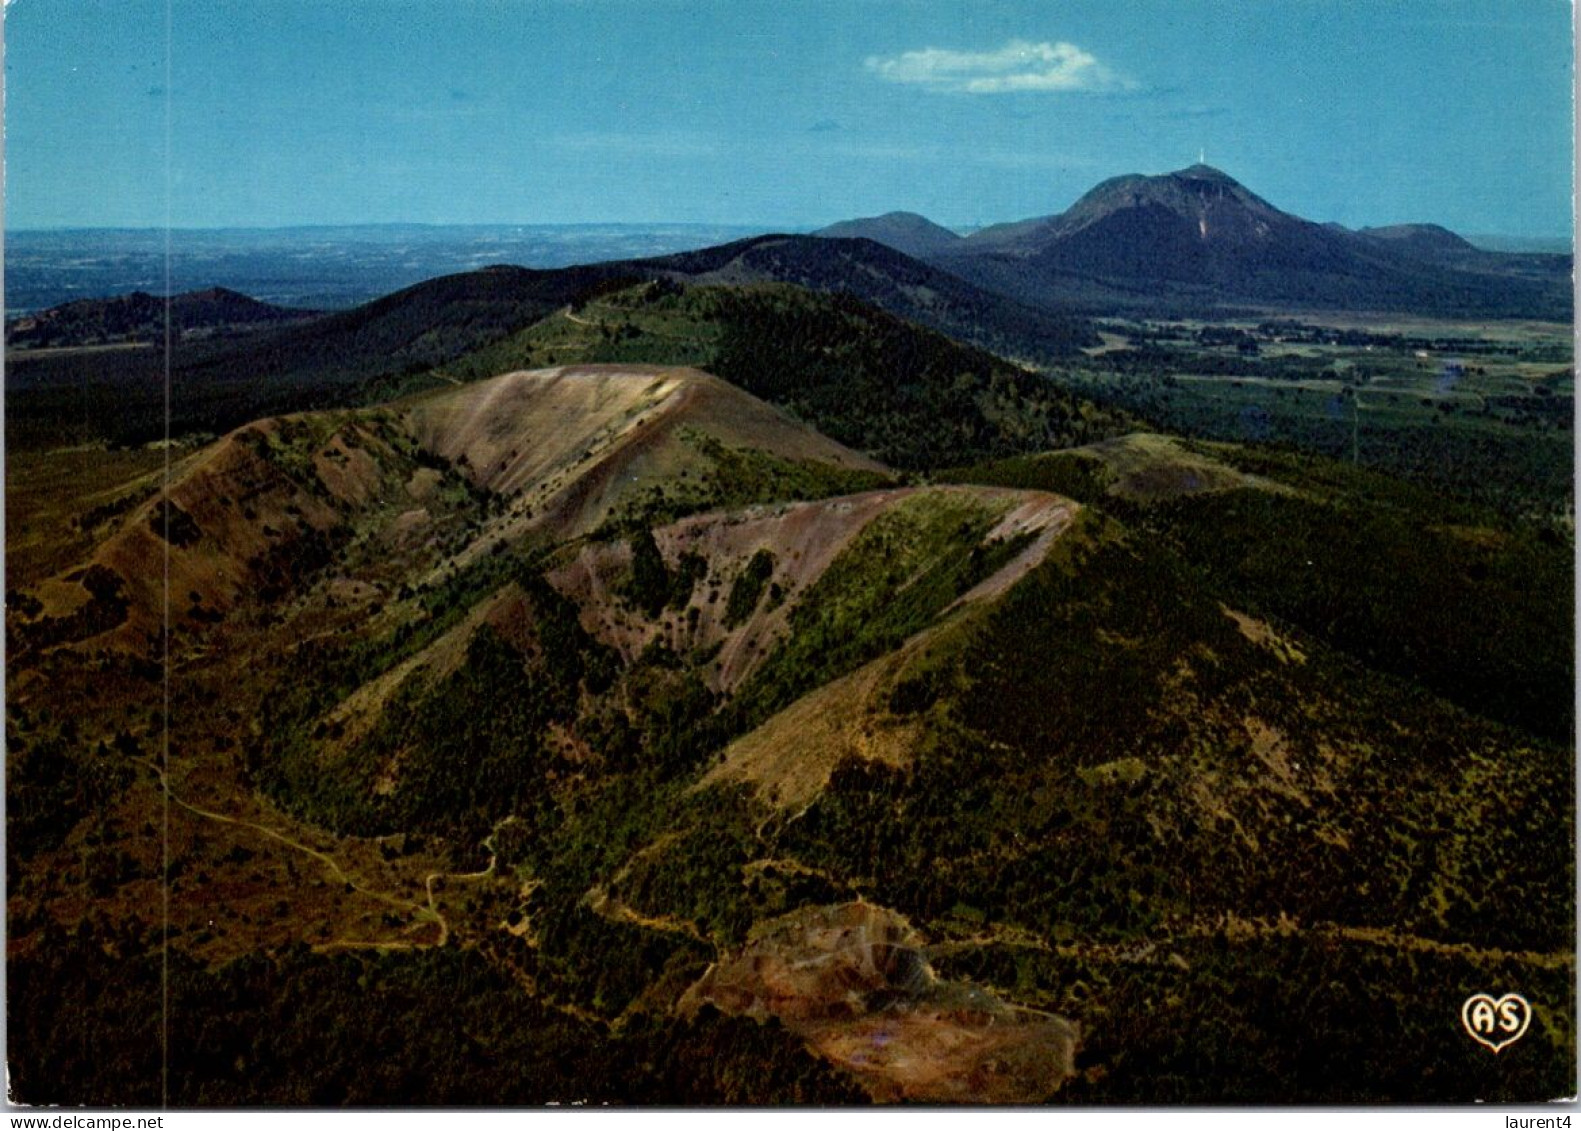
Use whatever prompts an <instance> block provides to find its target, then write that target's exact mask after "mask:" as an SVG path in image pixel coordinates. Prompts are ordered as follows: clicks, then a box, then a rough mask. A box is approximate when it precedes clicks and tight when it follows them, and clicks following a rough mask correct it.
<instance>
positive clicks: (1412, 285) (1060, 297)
mask: <svg viewBox="0 0 1581 1131" xmlns="http://www.w3.org/2000/svg"><path fill="white" fill-rule="evenodd" d="M916 219H917V220H918V221H921V220H922V218H920V217H918V218H916ZM922 222H923V223H926V221H922ZM915 226H916V224H915V222H912V223H911V225H910V227H912V228H914V227H915ZM835 227H836V228H838V229H840V230H841V231H860V232H861V233H862V234H864V235H867V236H868V237H869V238H873V239H879V240H881V241H882V240H883V239H885V238H886V227H887V226H886V225H883V224H880V223H877V222H876V221H855V222H852V223H851V224H848V225H836V226H835ZM826 230H827V229H826ZM908 230H909V229H908ZM924 258H926V259H927V260H928V261H929V262H931V263H933V264H935V265H936V266H939V267H942V268H944V269H946V270H948V271H951V272H953V273H954V274H957V275H959V276H961V277H962V278H964V279H967V280H969V281H971V282H974V283H977V284H978V285H980V286H983V287H986V288H989V289H992V290H997V291H999V292H1001V293H1003V294H1006V295H1008V296H1011V297H1014V298H1016V299H1018V300H1020V301H1022V302H1025V303H1028V304H1031V305H1042V306H1045V307H1058V308H1060V309H1070V308H1072V307H1073V306H1074V307H1078V308H1081V309H1085V310H1088V311H1102V310H1111V311H1112V310H1117V309H1119V310H1125V309H1131V310H1147V311H1153V312H1161V311H1170V310H1173V311H1177V312H1184V311H1187V310H1192V309H1200V310H1211V309H1222V308H1224V307H1230V306H1233V307H1246V308H1252V309H1267V308H1280V309H1309V310H1310V309H1335V310H1376V311H1401V312H1411V313H1417V314H1425V315H1438V316H1445V317H1455V316H1486V317H1535V318H1549V319H1557V320H1567V319H1568V318H1569V317H1570V315H1571V299H1570V266H1571V260H1570V257H1569V256H1551V255H1550V256H1545V255H1535V254H1525V255H1509V254H1503V253H1498V252H1490V251H1483V250H1480V249H1478V248H1476V247H1475V246H1473V245H1472V244H1471V243H1469V242H1467V241H1466V240H1465V239H1463V238H1461V237H1460V236H1458V235H1456V234H1455V233H1453V232H1450V231H1448V230H1447V229H1445V228H1442V227H1440V226H1438V225H1433V224H1402V225H1392V226H1388V227H1380V228H1364V229H1362V230H1360V231H1352V230H1350V229H1348V228H1345V227H1343V226H1341V225H1338V224H1317V223H1314V222H1312V221H1310V220H1305V219H1302V218H1301V217H1299V216H1295V215H1292V214H1291V213H1288V212H1284V211H1282V210H1280V209H1279V208H1277V207H1275V206H1274V205H1272V204H1270V203H1269V202H1268V201H1266V200H1264V199H1263V198H1262V197H1260V196H1258V195H1256V194H1255V193H1253V192H1252V191H1250V190H1249V189H1247V188H1246V187H1245V186H1244V185H1242V184H1240V183H1239V182H1238V181H1236V180H1235V179H1234V178H1233V177H1230V176H1229V175H1228V174H1226V173H1224V172H1222V171H1221V170H1219V169H1215V168H1213V167H1211V166H1208V165H1200V164H1199V165H1193V166H1190V167H1189V168H1186V169H1181V170H1178V171H1176V172H1173V173H1166V174H1163V175H1160V176H1144V175H1140V174H1131V175H1127V176H1120V177H1114V178H1111V179H1109V180H1106V181H1103V182H1102V183H1100V184H1098V185H1097V186H1095V187H1094V188H1093V189H1092V190H1090V191H1089V192H1088V193H1086V194H1085V195H1084V196H1082V197H1081V198H1080V199H1079V200H1077V201H1076V202H1075V203H1074V204H1073V205H1071V207H1070V208H1068V209H1067V210H1066V211H1064V212H1062V213H1058V214H1055V215H1050V216H1042V217H1034V218H1032V219H1029V220H1022V221H1018V222H1015V223H1009V224H996V225H993V226H991V227H988V228H984V229H982V230H980V231H977V232H974V233H972V234H971V235H968V236H965V237H962V238H960V239H958V240H956V241H955V242H953V243H948V244H941V245H939V246H938V248H937V250H933V251H929V252H927V253H926V254H925V255H924Z"/></svg>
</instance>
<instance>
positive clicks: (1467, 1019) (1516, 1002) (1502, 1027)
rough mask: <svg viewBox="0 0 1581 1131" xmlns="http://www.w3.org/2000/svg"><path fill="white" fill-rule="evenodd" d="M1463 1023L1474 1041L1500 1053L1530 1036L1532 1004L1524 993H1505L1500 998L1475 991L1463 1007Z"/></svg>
mask: <svg viewBox="0 0 1581 1131" xmlns="http://www.w3.org/2000/svg"><path fill="white" fill-rule="evenodd" d="M1460 1023H1461V1024H1462V1025H1464V1026H1465V1027H1466V1032H1468V1033H1470V1034H1471V1039H1472V1040H1474V1041H1476V1042H1477V1043H1478V1044H1483V1045H1487V1046H1488V1048H1490V1049H1492V1050H1493V1051H1494V1052H1498V1051H1499V1050H1500V1049H1502V1048H1504V1047H1505V1046H1506V1045H1513V1044H1514V1043H1515V1042H1516V1041H1518V1040H1520V1039H1521V1038H1522V1037H1524V1036H1525V1035H1526V1027H1527V1026H1528V1025H1530V1024H1531V1023H1532V1007H1531V1006H1530V1005H1528V1004H1527V1002H1526V999H1525V998H1523V997H1522V996H1521V995H1520V994H1505V995H1504V996H1503V997H1501V998H1498V999H1497V1000H1495V999H1494V998H1493V996H1492V995H1491V994H1472V995H1471V996H1470V997H1468V998H1467V999H1466V1003H1465V1004H1464V1005H1462V1006H1461V1007H1460Z"/></svg>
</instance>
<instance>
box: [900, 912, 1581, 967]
mask: <svg viewBox="0 0 1581 1131" xmlns="http://www.w3.org/2000/svg"><path fill="white" fill-rule="evenodd" d="M1220 932H1223V933H1224V935H1225V936H1226V937H1227V938H1228V939H1229V940H1230V941H1231V942H1232V943H1233V942H1236V941H1246V940H1250V939H1258V938H1269V937H1274V936H1295V935H1303V934H1304V935H1311V936H1315V937H1317V938H1324V939H1338V940H1340V941H1343V942H1349V943H1356V944H1359V945H1362V946H1372V947H1384V948H1392V949H1396V950H1408V951H1413V952H1416V953H1419V954H1442V955H1451V956H1454V957H1457V958H1466V959H1470V960H1472V961H1474V962H1519V963H1523V964H1525V965H1528V966H1536V967H1538V968H1541V969H1546V970H1556V969H1562V968H1565V967H1569V966H1573V965H1575V961H1576V957H1575V955H1574V954H1573V953H1572V952H1570V951H1555V952H1552V953H1544V952H1542V951H1532V950H1519V951H1517V950H1501V949H1499V948H1497V947H1478V946H1472V945H1471V944H1470V943H1455V942H1445V941H1443V940H1441V939H1431V938H1427V937H1425V936H1423V935H1413V934H1407V933H1404V932H1401V931H1397V930H1395V929H1393V928H1391V927H1353V926H1346V925H1344V924H1342V923H1327V922H1316V923H1306V924H1303V923H1301V922H1299V921H1298V920H1294V919H1288V918H1285V919H1277V920H1273V921H1269V920H1264V919H1241V918H1238V917H1233V916H1232V917H1231V918H1230V919H1228V920H1224V919H1211V920H1209V919H1203V920H1196V921H1193V922H1191V923H1186V924H1182V925H1181V927H1180V928H1179V929H1178V930H1176V931H1174V932H1172V933H1170V934H1167V935H1161V936H1159V937H1157V938H1151V939H1137V940H1133V941H1130V942H1124V943H1094V942H1073V943H1051V942H1049V941H1048V940H1046V939H1041V938H1037V937H1036V936H1033V935H1030V934H1027V933H1026V932H1023V931H1015V932H1013V933H1011V932H1008V931H987V932H983V933H980V934H976V935H971V936H968V937H965V938H958V939H948V940H945V941H942V942H938V943H934V944H932V945H930V946H929V947H927V953H928V954H929V955H931V956H937V957H943V956H947V955H952V954H958V953H961V952H962V951H970V950H976V949H978V948H980V947H996V946H999V947H1013V948H1017V949H1022V950H1040V951H1045V952H1048V953H1051V954H1057V955H1062V956H1065V957H1070V958H1097V959H1103V960H1107V961H1111V962H1151V961H1167V959H1168V957H1169V953H1170V951H1169V948H1170V946H1171V945H1173V944H1175V943H1177V942H1180V941H1182V940H1184V939H1199V938H1206V937H1209V936H1213V935H1216V934H1218V933H1220Z"/></svg>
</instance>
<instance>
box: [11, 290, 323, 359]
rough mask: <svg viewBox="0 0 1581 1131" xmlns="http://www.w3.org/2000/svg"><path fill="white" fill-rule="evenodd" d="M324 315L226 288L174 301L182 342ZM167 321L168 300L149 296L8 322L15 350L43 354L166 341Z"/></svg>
mask: <svg viewBox="0 0 1581 1131" xmlns="http://www.w3.org/2000/svg"><path fill="white" fill-rule="evenodd" d="M319 313H320V312H319V311H316V310H298V309H295V308H292V307H285V306H275V305H273V304H271V303H267V302H259V301H258V300H257V299H255V298H250V297H248V296H247V295H244V294H241V293H240V292H238V291H233V290H229V289H227V288H225V287H210V288H208V289H206V290H201V291H189V292H187V293H185V294H179V295H175V296H173V297H172V298H171V299H170V300H169V317H170V327H171V331H172V333H174V334H175V335H176V336H178V337H179V336H183V335H185V336H199V337H203V336H211V335H215V334H220V333H225V332H234V331H239V330H255V329H259V328H262V327H266V326H281V325H287V324H290V323H300V322H307V321H311V320H312V319H314V318H317V317H318V316H319ZM165 317H166V301H165V299H163V298H161V297H159V296H157V295H151V294H149V293H147V292H146V291H134V292H133V293H131V294H129V295H119V296H117V297H115V298H103V299H78V300H77V301H75V302H68V303H64V304H62V305H61V306H54V307H50V308H49V309H48V310H41V311H39V312H37V313H35V314H31V315H27V316H25V317H22V318H17V319H14V320H12V321H11V322H9V323H7V325H6V344H7V345H8V346H10V347H11V348H12V349H43V348H51V347H69V346H85V345H109V344H115V343H121V342H153V341H162V340H163V338H164V334H165Z"/></svg>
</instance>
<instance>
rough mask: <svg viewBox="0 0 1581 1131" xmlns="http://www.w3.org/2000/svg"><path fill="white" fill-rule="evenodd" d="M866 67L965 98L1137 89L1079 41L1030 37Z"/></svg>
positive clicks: (877, 59)
mask: <svg viewBox="0 0 1581 1131" xmlns="http://www.w3.org/2000/svg"><path fill="white" fill-rule="evenodd" d="M866 66H867V69H868V70H869V71H872V72H873V73H874V74H876V75H878V76H879V77H880V78H882V79H887V80H888V81H890V82H900V83H913V84H915V85H918V86H926V87H931V88H932V89H934V90H951V91H959V92H962V93H965V94H1006V93H1011V92H1014V91H1094V90H1131V89H1134V88H1135V86H1136V84H1135V83H1133V82H1132V81H1131V80H1129V79H1127V78H1124V77H1123V76H1121V75H1117V74H1116V73H1115V72H1113V71H1111V70H1110V69H1109V68H1108V67H1106V66H1104V65H1103V64H1102V63H1100V62H1098V60H1097V58H1096V57H1095V56H1094V55H1093V54H1092V53H1091V52H1088V51H1083V50H1082V49H1081V48H1080V47H1077V46H1076V45H1075V44H1074V43H1063V42H1061V43H1047V42H1045V43H1030V42H1028V41H1027V40H1024V39H1012V40H1011V41H1010V42H1009V43H1007V44H1005V45H1004V46H1003V47H1001V48H1000V49H999V50H997V51H950V50H947V49H944V48H939V47H926V48H923V49H922V50H921V51H907V52H905V53H904V54H901V55H892V56H890V57H888V58H884V57H881V56H877V55H873V56H869V57H868V59H867V62H866Z"/></svg>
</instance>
